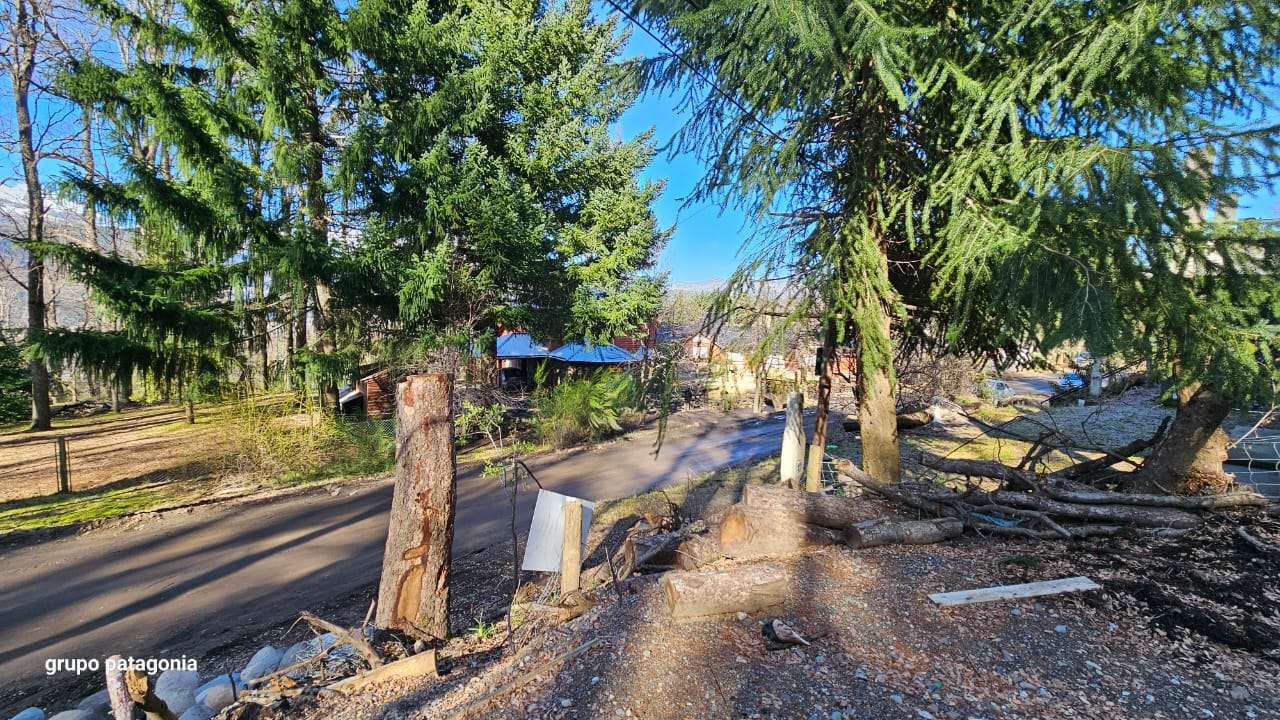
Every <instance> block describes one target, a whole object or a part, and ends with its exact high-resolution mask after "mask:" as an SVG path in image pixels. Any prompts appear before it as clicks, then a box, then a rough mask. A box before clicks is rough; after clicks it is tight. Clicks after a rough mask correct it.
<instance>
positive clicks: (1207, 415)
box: [1136, 385, 1231, 495]
mask: <svg viewBox="0 0 1280 720" xmlns="http://www.w3.org/2000/svg"><path fill="white" fill-rule="evenodd" d="M1229 412H1231V402H1230V400H1228V399H1227V398H1225V397H1223V396H1222V395H1220V394H1219V393H1217V392H1215V391H1214V390H1213V389H1211V388H1208V387H1203V386H1200V385H1193V386H1190V387H1186V388H1183V389H1182V390H1181V391H1179V392H1178V411H1177V413H1176V414H1175V415H1174V417H1173V423H1172V424H1171V425H1169V429H1168V431H1167V432H1165V434H1164V437H1163V438H1162V439H1161V441H1160V443H1159V444H1158V445H1156V447H1155V449H1154V450H1153V451H1152V452H1151V456H1150V457H1149V458H1148V459H1147V462H1146V463H1145V464H1143V466H1142V470H1141V471H1139V472H1138V475H1137V478H1136V480H1137V483H1138V486H1139V487H1140V488H1142V489H1147V490H1160V491H1162V492H1166V493H1173V494H1177V495H1195V494H1205V493H1208V492H1222V491H1223V490H1225V489H1226V488H1227V487H1228V486H1229V485H1230V483H1231V476H1230V475H1228V474H1227V473H1226V472H1224V471H1223V469H1222V463H1223V462H1225V461H1226V459H1227V444H1228V443H1229V442H1230V439H1229V438H1228V437H1227V434H1226V433H1225V432H1223V431H1222V427H1221V425H1222V421H1223V420H1225V419H1226V417H1227V413H1229Z"/></svg>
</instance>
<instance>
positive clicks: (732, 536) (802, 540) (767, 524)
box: [720, 503, 844, 558]
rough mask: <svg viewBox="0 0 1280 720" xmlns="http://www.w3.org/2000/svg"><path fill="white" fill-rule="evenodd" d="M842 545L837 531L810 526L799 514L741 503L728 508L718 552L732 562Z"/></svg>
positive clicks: (841, 539) (721, 527)
mask: <svg viewBox="0 0 1280 720" xmlns="http://www.w3.org/2000/svg"><path fill="white" fill-rule="evenodd" d="M843 541H844V536H843V535H842V534H841V533H840V532H839V531H836V530H830V529H828V528H824V527H822V526H819V525H810V524H808V523H806V522H805V521H804V516H803V515H802V514H798V513H794V512H787V511H785V510H764V509H761V508H758V507H747V506H745V505H743V504H741V503H739V504H737V505H734V506H733V507H731V508H729V512H728V513H726V514H725V516H724V520H723V521H721V523H720V551H721V552H723V553H724V554H725V555H726V556H727V557H731V558H754V557H767V556H769V555H785V554H787V553H792V552H795V551H797V550H800V549H803V548H806V547H813V546H817V545H835V544H837V543H840V542H843Z"/></svg>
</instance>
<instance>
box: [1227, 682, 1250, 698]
mask: <svg viewBox="0 0 1280 720" xmlns="http://www.w3.org/2000/svg"><path fill="white" fill-rule="evenodd" d="M1228 695H1230V696H1231V699H1232V700H1248V699H1249V688H1247V687H1245V686H1243V685H1236V686H1235V687H1233V688H1231V692H1230V693H1228Z"/></svg>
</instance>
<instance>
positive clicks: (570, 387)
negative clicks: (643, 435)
mask: <svg viewBox="0 0 1280 720" xmlns="http://www.w3.org/2000/svg"><path fill="white" fill-rule="evenodd" d="M638 396H639V391H638V388H637V385H636V382H635V379H634V378H632V377H631V375H629V374H627V373H624V372H620V371H617V370H600V371H597V372H594V373H592V374H590V375H585V376H582V377H577V378H566V379H564V380H561V381H560V382H559V383H557V384H556V385H554V386H552V387H550V388H546V389H542V390H539V391H538V392H537V393H536V394H535V395H534V398H533V403H534V410H535V412H536V415H535V417H534V428H535V430H536V431H537V433H538V437H539V438H541V439H542V440H543V441H544V442H548V443H551V444H552V445H554V446H555V447H558V448H562V447H568V446H569V445H573V444H575V443H578V442H583V441H585V440H596V439H599V438H602V437H605V436H607V435H609V434H610V433H614V432H618V431H620V430H621V429H622V425H621V422H622V420H623V419H624V417H625V416H626V415H627V414H628V413H630V412H634V411H636V410H637V409H638V405H639V397H638Z"/></svg>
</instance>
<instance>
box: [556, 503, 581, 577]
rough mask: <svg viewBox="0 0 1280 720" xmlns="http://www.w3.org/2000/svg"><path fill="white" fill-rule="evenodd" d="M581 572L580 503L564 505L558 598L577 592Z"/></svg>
mask: <svg viewBox="0 0 1280 720" xmlns="http://www.w3.org/2000/svg"><path fill="white" fill-rule="evenodd" d="M581 571H582V503H581V502H579V501H577V500H569V501H567V502H566V503H565V504H564V547H563V548H562V549H561V551H560V596H561V597H564V596H566V595H568V594H569V593H573V592H577V591H578V589H579V588H580V587H581V582H580V580H579V577H578V575H579V573H580V572H581Z"/></svg>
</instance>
